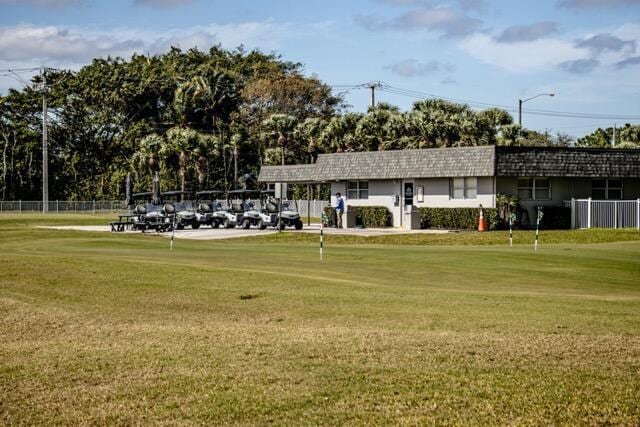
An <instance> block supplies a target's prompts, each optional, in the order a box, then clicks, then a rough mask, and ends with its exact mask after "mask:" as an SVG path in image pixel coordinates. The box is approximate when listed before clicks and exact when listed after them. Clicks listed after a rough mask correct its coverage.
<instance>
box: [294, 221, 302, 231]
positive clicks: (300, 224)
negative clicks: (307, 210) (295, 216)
mask: <svg viewBox="0 0 640 427" xmlns="http://www.w3.org/2000/svg"><path fill="white" fill-rule="evenodd" d="M295 227H296V230H302V221H300V220H297V221H296V223H295Z"/></svg>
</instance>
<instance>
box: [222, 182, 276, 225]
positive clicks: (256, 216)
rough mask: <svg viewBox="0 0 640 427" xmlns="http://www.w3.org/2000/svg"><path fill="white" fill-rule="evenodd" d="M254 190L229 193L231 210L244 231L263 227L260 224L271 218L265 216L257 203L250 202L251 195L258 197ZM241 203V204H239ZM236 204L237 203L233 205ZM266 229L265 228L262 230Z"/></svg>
mask: <svg viewBox="0 0 640 427" xmlns="http://www.w3.org/2000/svg"><path fill="white" fill-rule="evenodd" d="M258 194H259V193H258V192H257V191H253V190H232V191H229V192H228V193H227V198H228V200H229V203H230V206H231V210H232V212H233V213H234V214H235V215H236V224H238V225H239V226H241V227H242V228H244V229H247V228H249V227H251V226H252V225H253V226H255V227H261V225H260V224H263V223H265V222H268V221H269V217H268V216H265V215H264V214H263V213H262V212H260V211H259V210H258V209H257V208H256V207H255V203H254V202H252V201H251V200H249V199H250V198H251V195H256V196H257V195H258ZM238 201H240V203H237V202H238ZM233 202H236V203H233ZM262 229H264V227H263V228H262Z"/></svg>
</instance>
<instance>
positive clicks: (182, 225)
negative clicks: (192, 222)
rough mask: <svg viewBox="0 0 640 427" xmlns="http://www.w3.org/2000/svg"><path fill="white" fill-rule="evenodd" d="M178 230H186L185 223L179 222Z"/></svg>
mask: <svg viewBox="0 0 640 427" xmlns="http://www.w3.org/2000/svg"><path fill="white" fill-rule="evenodd" d="M176 230H184V224H177V225H176Z"/></svg>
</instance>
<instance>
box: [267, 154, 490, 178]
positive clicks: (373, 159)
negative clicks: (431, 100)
mask: <svg viewBox="0 0 640 427" xmlns="http://www.w3.org/2000/svg"><path fill="white" fill-rule="evenodd" d="M494 172H495V150H494V147H493V146H484V147H456V148H430V149H423V150H396V151H368V152H356V153H336V154H321V155H319V156H318V160H317V162H316V163H315V164H313V165H295V166H263V167H262V168H261V169H260V176H259V177H258V180H259V181H261V182H292V183H294V182H325V181H336V180H358V179H362V180H374V179H401V178H437V177H463V176H493V175H494Z"/></svg>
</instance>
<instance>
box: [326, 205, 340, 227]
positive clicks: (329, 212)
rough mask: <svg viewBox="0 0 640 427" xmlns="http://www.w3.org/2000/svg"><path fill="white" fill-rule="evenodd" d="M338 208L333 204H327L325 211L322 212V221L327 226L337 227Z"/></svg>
mask: <svg viewBox="0 0 640 427" xmlns="http://www.w3.org/2000/svg"><path fill="white" fill-rule="evenodd" d="M336 221H337V218H336V210H335V208H334V207H333V206H326V207H325V208H324V211H323V212H322V222H323V223H324V225H326V226H327V227H335V226H336Z"/></svg>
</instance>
